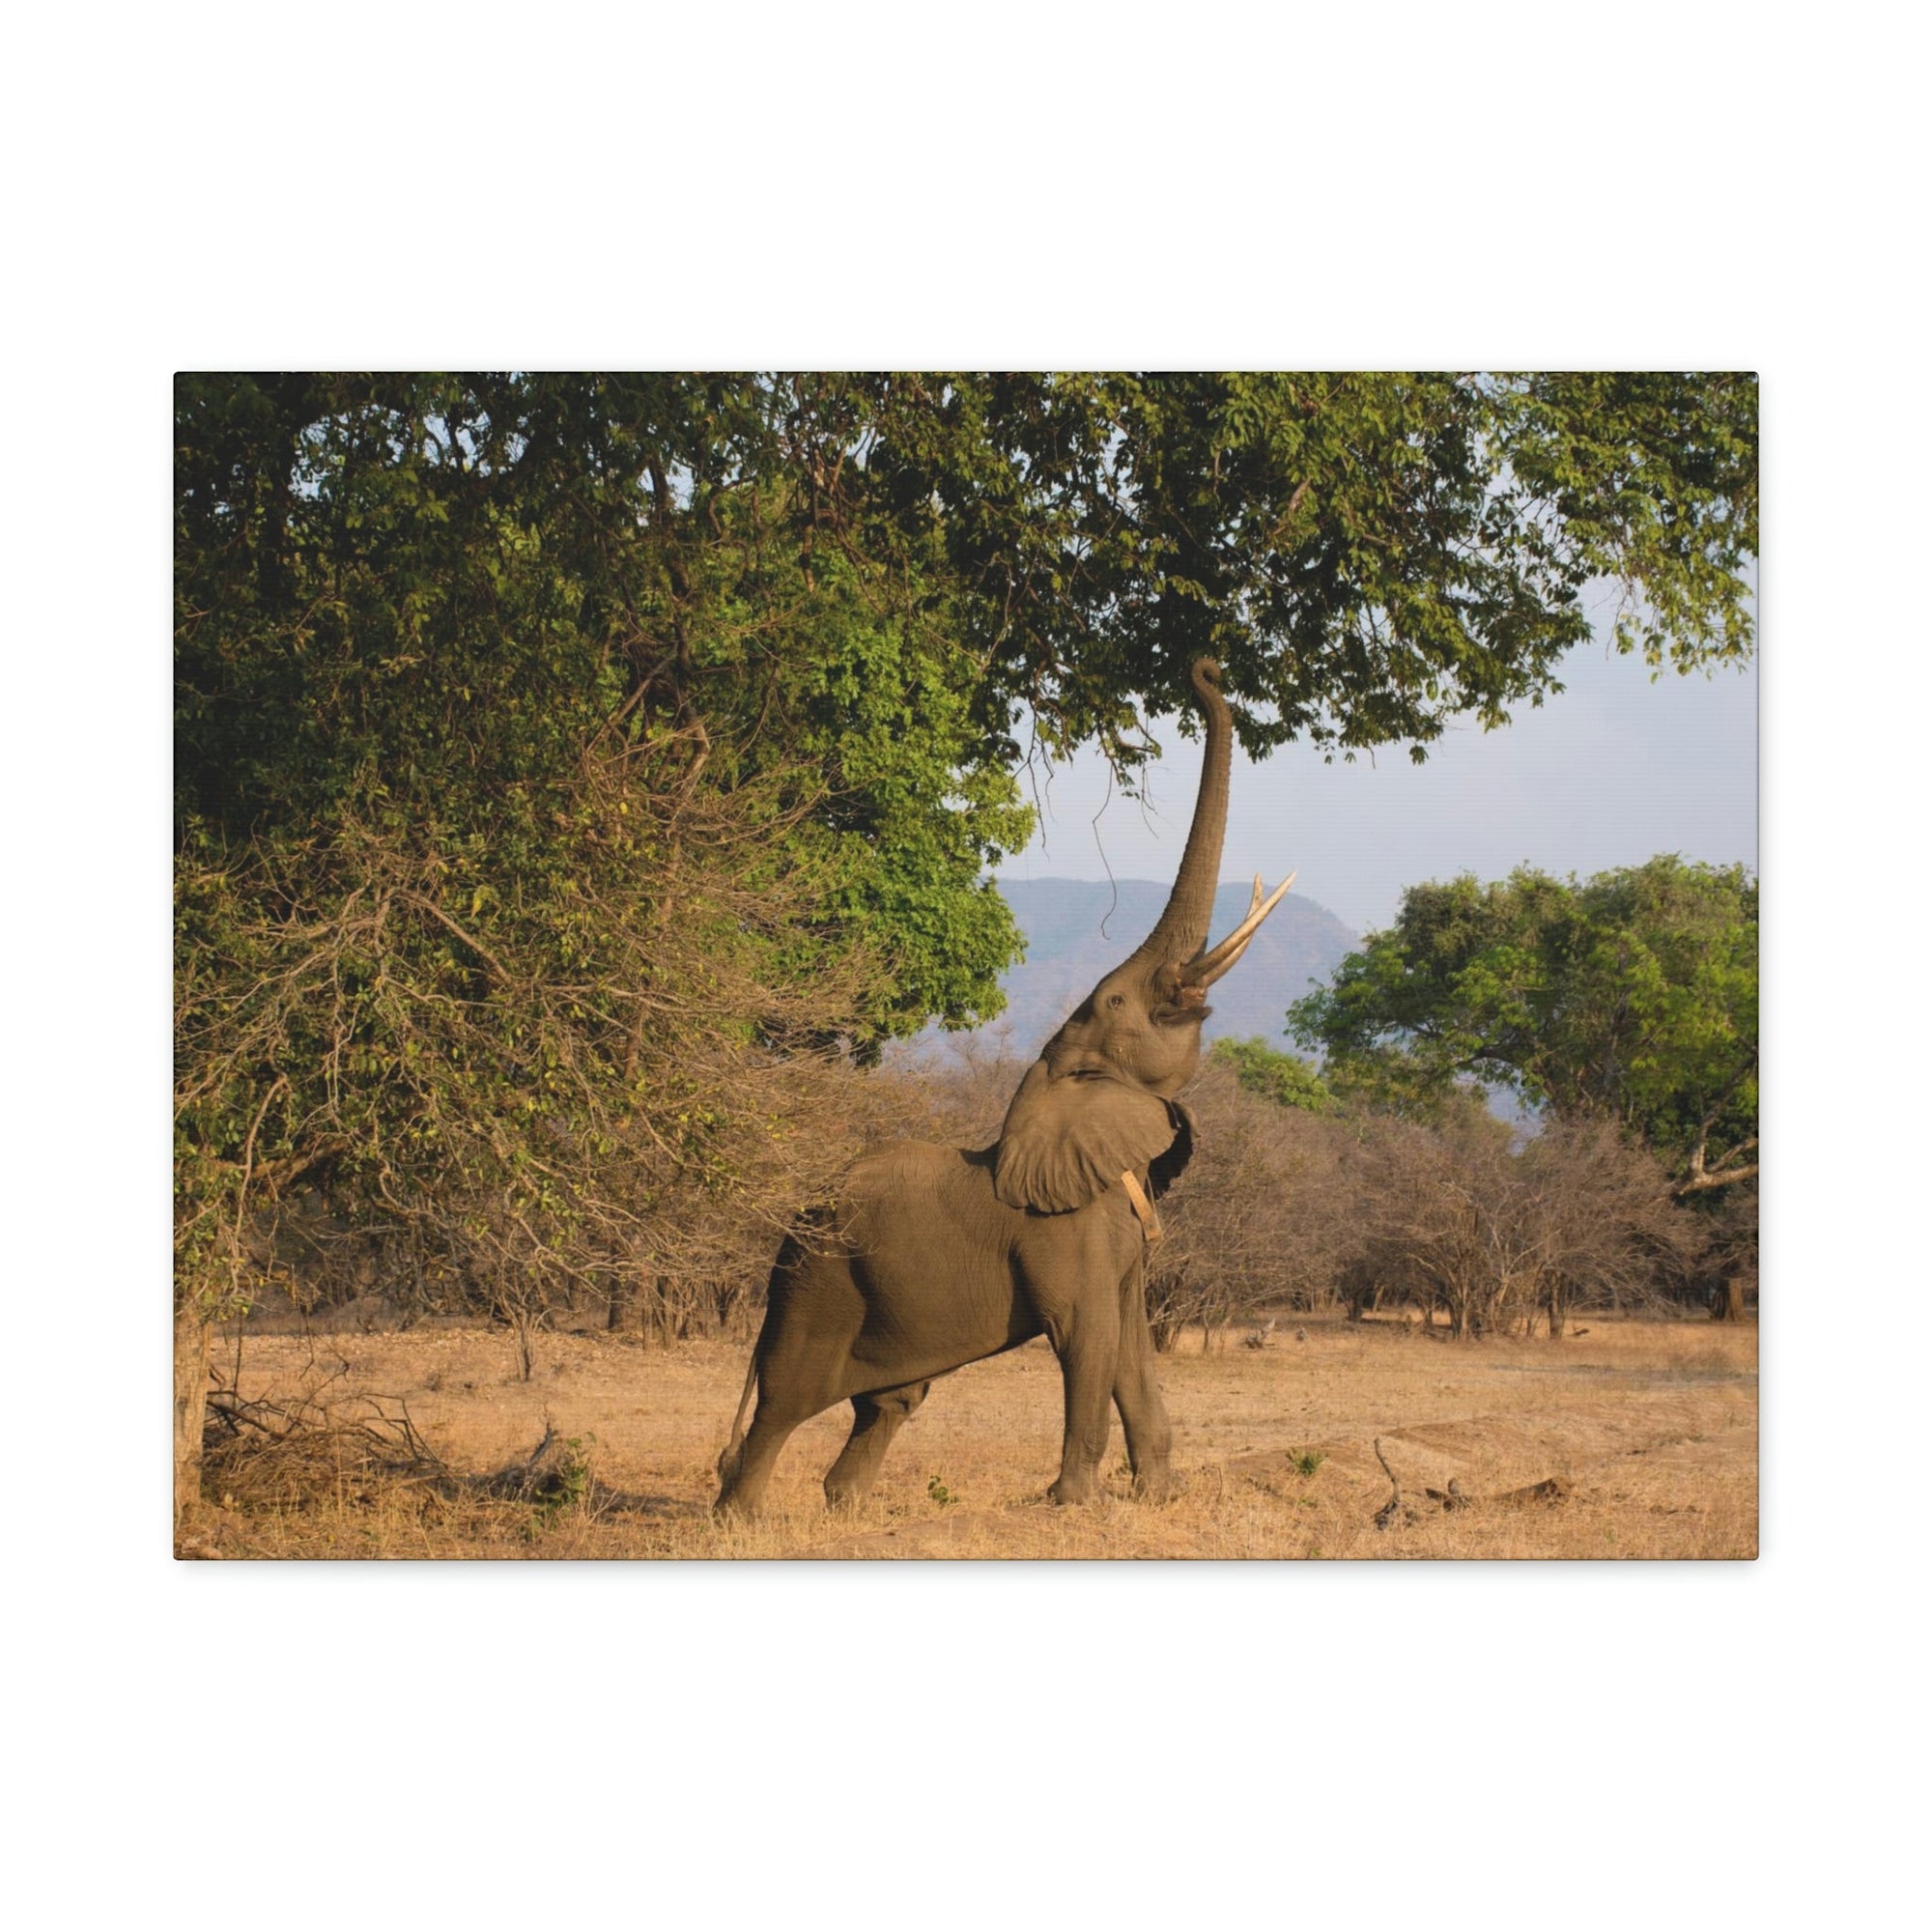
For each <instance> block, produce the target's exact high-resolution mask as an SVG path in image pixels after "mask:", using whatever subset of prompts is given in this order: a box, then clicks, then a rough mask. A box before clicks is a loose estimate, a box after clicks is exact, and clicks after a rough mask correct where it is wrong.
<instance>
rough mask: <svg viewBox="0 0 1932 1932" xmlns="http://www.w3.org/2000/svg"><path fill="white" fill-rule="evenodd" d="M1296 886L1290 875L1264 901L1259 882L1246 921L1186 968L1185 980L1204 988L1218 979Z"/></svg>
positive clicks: (1244, 950) (1184, 970)
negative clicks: (1283, 898) (1289, 890)
mask: <svg viewBox="0 0 1932 1932" xmlns="http://www.w3.org/2000/svg"><path fill="white" fill-rule="evenodd" d="M1293 883H1294V874H1293V872H1291V873H1290V874H1289V875H1288V877H1287V878H1285V879H1284V880H1283V881H1282V882H1281V884H1280V885H1278V886H1277V887H1276V888H1275V889H1274V891H1273V892H1271V893H1270V894H1269V895H1267V897H1266V898H1263V897H1262V895H1261V881H1260V880H1259V879H1257V880H1256V881H1255V895H1254V897H1253V899H1252V900H1251V901H1250V902H1249V906H1248V916H1247V918H1246V919H1244V920H1242V922H1241V923H1240V924H1239V925H1237V926H1236V928H1235V929H1234V931H1233V932H1231V933H1229V935H1228V936H1227V938H1226V939H1224V940H1222V942H1221V943H1220V945H1219V946H1217V947H1215V948H1214V950H1213V951H1212V952H1204V953H1203V954H1202V955H1201V957H1200V958H1199V959H1197V960H1195V961H1194V962H1193V964H1192V965H1190V966H1187V967H1185V968H1183V969H1182V971H1183V977H1184V978H1185V979H1187V980H1189V981H1190V982H1191V983H1193V984H1196V985H1203V986H1205V985H1208V984H1211V983H1212V982H1213V981H1214V980H1218V979H1219V978H1220V977H1221V975H1222V974H1223V973H1225V972H1227V970H1228V969H1229V968H1230V967H1231V966H1232V965H1234V963H1235V961H1236V960H1237V959H1238V958H1239V957H1240V956H1241V954H1242V953H1243V952H1246V951H1247V950H1248V942H1249V941H1250V940H1251V939H1253V938H1254V936H1255V934H1256V932H1257V931H1259V930H1260V928H1261V923H1262V921H1263V920H1264V919H1265V918H1266V917H1267V916H1268V914H1269V913H1271V912H1272V911H1273V910H1274V909H1275V907H1276V906H1278V905H1279V904H1280V903H1281V900H1282V895H1284V894H1285V893H1286V892H1287V891H1288V889H1289V887H1290V886H1292V885H1293Z"/></svg>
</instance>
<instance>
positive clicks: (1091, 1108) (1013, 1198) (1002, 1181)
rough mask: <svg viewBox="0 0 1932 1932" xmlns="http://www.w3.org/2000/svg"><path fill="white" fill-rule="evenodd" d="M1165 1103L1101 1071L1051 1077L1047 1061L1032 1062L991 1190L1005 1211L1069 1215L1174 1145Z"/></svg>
mask: <svg viewBox="0 0 1932 1932" xmlns="http://www.w3.org/2000/svg"><path fill="white" fill-rule="evenodd" d="M1169 1106H1170V1102H1168V1101H1166V1100H1163V1099H1162V1098H1161V1097H1160V1096H1159V1095H1158V1094H1150V1093H1149V1092H1148V1091H1147V1090H1146V1088H1144V1087H1130V1086H1128V1085H1127V1084H1126V1083H1125V1082H1123V1081H1120V1080H1115V1079H1111V1078H1109V1077H1108V1076H1107V1075H1106V1074H1104V1073H1094V1072H1086V1071H1083V1072H1075V1073H1067V1074H1064V1075H1062V1076H1061V1077H1060V1078H1059V1079H1057V1080H1056V1079H1055V1078H1054V1077H1053V1075H1052V1073H1051V1072H1050V1071H1049V1070H1048V1068H1047V1065H1046V1062H1045V1061H1043V1060H1041V1061H1036V1062H1035V1063H1034V1065H1033V1067H1032V1069H1031V1070H1030V1071H1029V1072H1028V1074H1027V1077H1026V1078H1025V1079H1024V1080H1022V1081H1021V1082H1020V1090H1019V1092H1018V1093H1017V1094H1014V1095H1013V1103H1012V1105H1011V1106H1010V1107H1009V1108H1008V1109H1007V1120H1006V1124H1005V1125H1004V1126H1003V1127H1002V1128H1001V1129H1000V1148H999V1152H998V1153H997V1154H996V1155H995V1156H994V1161H993V1191H994V1193H996V1194H997V1195H998V1196H999V1197H1000V1199H1001V1200H1002V1201H1004V1202H1005V1203H1006V1204H1007V1206H1008V1207H1009V1208H1037V1209H1038V1210H1039V1211H1040V1212H1041V1213H1042V1214H1070V1213H1072V1212H1073V1211H1074V1209H1075V1208H1084V1207H1086V1206H1087V1204H1088V1203H1089V1202H1090V1201H1096V1200H1098V1199H1099V1197H1100V1196H1101V1195H1102V1194H1104V1193H1105V1192H1106V1191H1107V1189H1108V1188H1110V1187H1118V1186H1119V1185H1120V1184H1121V1176H1122V1173H1124V1172H1125V1171H1126V1170H1128V1169H1129V1168H1133V1169H1139V1168H1144V1167H1147V1166H1148V1165H1149V1164H1150V1163H1151V1162H1152V1161H1154V1160H1155V1159H1156V1158H1158V1156H1160V1155H1161V1154H1163V1153H1165V1152H1166V1151H1168V1149H1169V1148H1170V1147H1172V1146H1173V1144H1174V1142H1175V1139H1176V1122H1175V1121H1174V1119H1173V1117H1172V1116H1171V1115H1170V1113H1169ZM1183 1118H1184V1117H1183Z"/></svg>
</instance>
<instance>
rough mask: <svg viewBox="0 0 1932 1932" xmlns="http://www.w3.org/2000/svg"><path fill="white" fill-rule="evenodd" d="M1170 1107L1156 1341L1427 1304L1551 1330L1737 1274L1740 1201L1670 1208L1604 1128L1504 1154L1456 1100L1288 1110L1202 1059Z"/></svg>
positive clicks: (1483, 1124) (1469, 1320)
mask: <svg viewBox="0 0 1932 1932" xmlns="http://www.w3.org/2000/svg"><path fill="white" fill-rule="evenodd" d="M1190 1103H1191V1104H1192V1105H1193V1107H1194V1110H1195V1113H1196V1116H1197V1118H1198V1119H1199V1121H1200V1123H1201V1140H1202V1145H1203V1148H1204V1152H1203V1154H1202V1155H1201V1156H1199V1157H1197V1159H1196V1162H1195V1164H1194V1165H1193V1167H1192V1168H1190V1170H1189V1171H1188V1173H1187V1175H1186V1176H1185V1177H1184V1178H1183V1179H1182V1181H1181V1183H1180V1184H1179V1186H1178V1187H1177V1189H1176V1190H1175V1193H1174V1195H1173V1196H1172V1201H1171V1206H1168V1207H1166V1208H1163V1220H1164V1221H1165V1223H1166V1226H1167V1229H1168V1239H1167V1240H1166V1241H1164V1242H1163V1243H1162V1244H1161V1246H1160V1247H1159V1248H1157V1249H1155V1250H1154V1251H1153V1254H1152V1256H1151V1259H1150V1266H1149V1289H1148V1293H1149V1312H1150V1316H1151V1321H1152V1323H1153V1329H1154V1338H1155V1342H1156V1345H1157V1346H1159V1347H1162V1348H1166V1347H1170V1346H1172V1343H1173V1341H1174V1339H1175V1337H1176V1336H1177V1335H1178V1334H1179V1332H1180V1331H1181V1329H1182V1328H1184V1327H1185V1326H1186V1325H1187V1324H1188V1323H1190V1322H1193V1323H1198V1324H1199V1325H1200V1327H1201V1328H1202V1330H1203V1333H1204V1336H1205V1338H1206V1339H1207V1341H1208V1344H1209V1346H1211V1345H1212V1343H1213V1340H1214V1338H1215V1336H1216V1334H1217V1332H1218V1331H1219V1330H1220V1329H1222V1328H1224V1327H1225V1326H1226V1325H1227V1324H1228V1323H1230V1322H1231V1321H1235V1320H1236V1319H1238V1318H1241V1317H1243V1316H1247V1315H1251V1314H1252V1313H1254V1312H1255V1311H1256V1310H1259V1309H1262V1308H1264V1307H1269V1306H1281V1305H1286V1306H1288V1307H1291V1308H1300V1309H1316V1308H1321V1307H1323V1306H1326V1305H1329V1304H1332V1303H1333V1302H1335V1301H1337V1300H1342V1301H1346V1302H1347V1303H1348V1305H1349V1307H1350V1312H1351V1313H1352V1314H1355V1315H1360V1314H1361V1313H1363V1312H1364V1311H1365V1310H1366V1309H1368V1308H1369V1307H1372V1306H1388V1305H1397V1304H1403V1303H1407V1304H1410V1305H1414V1306H1418V1307H1420V1308H1421V1309H1423V1310H1424V1311H1426V1312H1428V1313H1429V1314H1430V1315H1431V1316H1434V1315H1435V1312H1436V1311H1438V1310H1439V1311H1441V1313H1442V1314H1443V1315H1444V1317H1445V1318H1446V1320H1447V1322H1448V1325H1449V1330H1450V1333H1451V1334H1452V1335H1454V1336H1455V1337H1457V1338H1458V1339H1467V1338H1473V1337H1476V1336H1480V1335H1483V1334H1496V1333H1502V1332H1518V1333H1523V1334H1527V1333H1530V1332H1533V1331H1534V1330H1535V1329H1536V1327H1537V1326H1538V1325H1539V1324H1541V1325H1542V1326H1543V1327H1544V1328H1545V1329H1546V1330H1547V1332H1548V1333H1549V1334H1550V1335H1551V1336H1552V1338H1553V1337H1556V1336H1560V1335H1561V1334H1562V1333H1563V1332H1564V1326H1565V1323H1566V1322H1567V1321H1568V1319H1569V1315H1570V1313H1571V1311H1572V1310H1573V1309H1575V1308H1600V1307H1613V1308H1623V1309H1636V1308H1644V1307H1652V1306H1662V1305H1665V1304H1669V1303H1678V1304H1681V1303H1683V1302H1685V1301H1691V1300H1701V1299H1704V1298H1706V1296H1707V1294H1708V1293H1709V1290H1710V1287H1711V1285H1712V1282H1713V1280H1714V1278H1735V1276H1736V1274H1737V1271H1738V1270H1739V1269H1740V1268H1743V1267H1746V1266H1754V1255H1755V1226H1756V1223H1755V1213H1754V1203H1740V1204H1738V1206H1737V1208H1735V1209H1733V1210H1731V1211H1730V1212H1729V1214H1728V1216H1727V1217H1724V1218H1720V1217H1719V1216H1716V1215H1712V1214H1706V1213H1698V1212H1693V1211H1690V1210H1687V1209H1686V1208H1683V1207H1682V1206H1680V1205H1678V1204H1676V1203H1675V1202H1673V1200H1672V1199H1671V1189H1670V1179H1669V1176H1668V1175H1667V1174H1666V1172H1665V1171H1664V1169H1663V1168H1662V1165H1661V1164H1660V1163H1659V1162H1658V1161H1657V1160H1656V1159H1655V1157H1654V1156H1652V1155H1651V1154H1650V1153H1649V1152H1647V1151H1645V1150H1644V1149H1642V1148H1641V1147H1640V1146H1637V1145H1634V1144H1633V1143H1632V1142H1631V1141H1630V1140H1629V1139H1628V1138H1627V1137H1626V1136H1624V1135H1622V1134H1620V1133H1619V1132H1618V1130H1617V1128H1616V1127H1615V1125H1614V1124H1613V1123H1611V1122H1603V1121H1563V1120H1550V1121H1548V1122H1546V1123H1545V1125H1544V1126H1543V1128H1542V1130H1541V1132H1539V1133H1537V1134H1536V1135H1534V1136H1533V1137H1532V1138H1530V1139H1528V1140H1527V1141H1526V1142H1519V1141H1518V1139H1517V1137H1516V1136H1515V1135H1513V1133H1512V1131H1511V1130H1510V1129H1509V1128H1508V1127H1507V1126H1505V1125H1504V1124H1503V1123H1502V1122H1497V1121H1495V1120H1493V1119H1492V1118H1491V1117H1490V1116H1489V1115H1488V1114H1487V1113H1484V1112H1482V1111H1481V1110H1480V1109H1479V1108H1475V1107H1471V1108H1470V1109H1469V1110H1467V1111H1466V1112H1464V1113H1463V1114H1460V1115H1457V1114H1452V1115H1451V1116H1450V1117H1449V1118H1448V1119H1446V1120H1445V1121H1443V1122H1439V1123H1437V1124H1433V1125H1424V1124H1421V1123H1418V1122H1408V1121H1403V1120H1399V1119H1395V1118H1392V1117H1388V1116H1380V1115H1373V1114H1353V1115H1350V1114H1315V1113H1307V1112H1300V1111H1297V1110H1294V1109H1292V1108H1284V1107H1280V1106H1276V1105H1273V1104H1271V1103H1269V1102H1267V1101H1265V1100H1261V1099H1258V1098H1256V1097H1255V1096H1254V1095H1253V1094H1250V1093H1248V1092H1246V1091H1244V1090H1243V1089H1242V1088H1241V1087H1240V1085H1239V1084H1238V1082H1237V1081H1236V1078H1235V1077H1234V1074H1233V1071H1232V1069H1231V1068H1229V1067H1227V1066H1224V1065H1216V1064H1211V1063H1210V1065H1209V1066H1208V1071H1207V1072H1206V1073H1205V1074H1204V1076H1203V1078H1202V1080H1201V1081H1200V1083H1199V1084H1198V1085H1197V1087H1196V1088H1195V1089H1194V1091H1193V1093H1192V1094H1191V1095H1190ZM1747 1256H1748V1258H1747Z"/></svg>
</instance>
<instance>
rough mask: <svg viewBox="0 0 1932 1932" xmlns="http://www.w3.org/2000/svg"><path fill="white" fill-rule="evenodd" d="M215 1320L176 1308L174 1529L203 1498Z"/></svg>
mask: <svg viewBox="0 0 1932 1932" xmlns="http://www.w3.org/2000/svg"><path fill="white" fill-rule="evenodd" d="M213 1338H214V1327H213V1323H212V1322H208V1321H203V1320H202V1319H201V1317H200V1316H199V1315H198V1314H197V1313H195V1312H194V1311H193V1310H192V1309H185V1308H184V1309H177V1310H176V1311H175V1529H176V1531H177V1532H179V1531H180V1530H181V1528H182V1527H183V1525H184V1524H185V1522H186V1520H187V1519H188V1518H189V1516H191V1515H192V1514H193V1511H194V1507H195V1505H196V1504H197V1503H198V1502H199V1501H200V1500H201V1432H202V1429H203V1427H204V1426H205V1425H206V1423H207V1420H208V1362H209V1353H210V1350H211V1348H212V1346H213Z"/></svg>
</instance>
